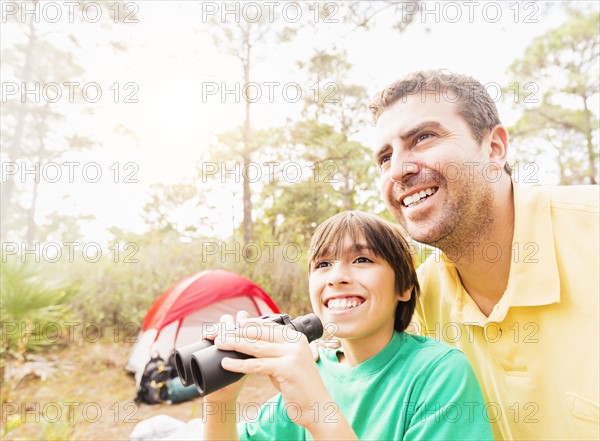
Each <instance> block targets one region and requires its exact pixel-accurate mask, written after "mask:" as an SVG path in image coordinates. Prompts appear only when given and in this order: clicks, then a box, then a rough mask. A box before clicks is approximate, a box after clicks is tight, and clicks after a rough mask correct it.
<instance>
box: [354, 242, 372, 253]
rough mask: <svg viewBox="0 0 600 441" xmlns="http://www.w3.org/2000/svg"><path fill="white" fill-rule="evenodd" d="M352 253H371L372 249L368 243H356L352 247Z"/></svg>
mask: <svg viewBox="0 0 600 441" xmlns="http://www.w3.org/2000/svg"><path fill="white" fill-rule="evenodd" d="M351 251H354V252H359V251H371V247H370V246H369V245H367V244H366V243H355V244H354V245H353V246H352V249H351Z"/></svg>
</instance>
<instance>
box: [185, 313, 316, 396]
mask: <svg viewBox="0 0 600 441" xmlns="http://www.w3.org/2000/svg"><path fill="white" fill-rule="evenodd" d="M261 319H263V320H268V321H272V322H275V323H278V324H280V325H284V326H287V327H290V328H292V329H294V330H296V331H298V332H300V333H302V334H304V335H305V336H306V338H307V339H308V341H309V342H311V341H313V340H316V339H317V338H319V337H321V336H322V335H323V325H322V323H321V320H320V319H319V317H317V315H316V314H307V315H303V316H300V317H297V318H296V319H294V320H291V319H290V316H289V315H287V314H273V315H265V316H262V317H261ZM225 357H229V358H237V359H247V358H252V356H251V355H247V354H242V353H240V352H236V351H222V350H220V349H217V348H216V346H214V342H213V341H212V340H206V339H203V340H202V341H199V342H197V343H192V344H191V345H187V346H184V347H182V348H180V349H177V350H176V352H175V364H176V367H177V373H178V374H179V379H180V380H181V382H182V383H183V385H184V386H189V385H191V384H192V383H195V384H196V387H197V388H198V391H199V392H200V396H201V397H203V396H205V395H208V394H210V393H212V392H214V391H217V390H219V389H221V388H223V387H225V386H227V385H229V384H231V383H234V382H236V381H237V380H239V379H240V378H242V377H243V376H244V375H245V374H241V373H238V372H231V371H228V370H225V369H223V368H222V367H221V360H223V358H225Z"/></svg>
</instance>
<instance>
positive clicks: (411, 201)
mask: <svg viewBox="0 0 600 441" xmlns="http://www.w3.org/2000/svg"><path fill="white" fill-rule="evenodd" d="M436 191H437V189H436V188H434V187H430V188H426V189H425V190H421V191H420V192H418V193H415V194H412V195H410V196H407V197H405V198H404V199H403V200H402V202H403V203H404V205H405V206H407V207H411V206H413V205H415V204H416V203H417V202H419V201H420V200H421V199H425V198H426V197H427V196H431V195H432V194H434V193H435V192H436Z"/></svg>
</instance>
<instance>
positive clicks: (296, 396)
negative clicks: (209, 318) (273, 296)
mask: <svg viewBox="0 0 600 441" xmlns="http://www.w3.org/2000/svg"><path fill="white" fill-rule="evenodd" d="M215 345H216V346H217V347H218V348H219V349H224V350H233V351H238V352H243V353H245V354H249V355H252V356H253V357H255V358H249V359H245V360H238V359H232V358H227V357H226V358H224V359H223V362H222V366H223V368H224V369H227V370H229V371H232V372H242V373H246V374H263V375H268V376H269V377H270V379H271V382H272V383H273V385H274V386H275V387H276V388H277V389H278V390H279V391H280V392H281V394H282V396H283V399H284V401H285V402H286V403H288V404H289V403H293V406H290V408H291V409H292V411H298V412H297V413H298V415H296V414H295V415H290V418H293V421H294V422H295V423H296V424H299V425H301V426H305V427H307V428H309V426H311V425H313V424H314V421H312V420H314V418H312V416H313V415H314V405H315V403H319V404H320V405H321V406H324V405H325V404H326V403H329V402H332V401H333V400H332V398H331V396H330V395H329V393H328V392H327V390H326V388H325V385H324V384H323V381H322V380H321V376H320V374H319V371H318V369H317V366H316V364H315V362H314V360H313V356H312V353H311V350H310V347H309V345H308V340H307V339H306V336H304V334H301V333H299V332H297V331H295V330H294V329H292V328H290V327H286V326H281V325H278V324H276V323H273V322H269V321H265V320H260V319H251V320H246V321H244V322H242V323H240V324H239V327H238V328H236V332H228V333H227V335H226V336H225V338H224V339H223V338H221V337H219V338H217V339H216V340H215ZM311 406H312V410H311ZM299 415H300V419H298V416H299Z"/></svg>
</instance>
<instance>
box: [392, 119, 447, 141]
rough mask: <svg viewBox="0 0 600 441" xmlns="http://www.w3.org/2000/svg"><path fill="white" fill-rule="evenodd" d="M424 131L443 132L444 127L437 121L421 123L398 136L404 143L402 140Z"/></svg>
mask: <svg viewBox="0 0 600 441" xmlns="http://www.w3.org/2000/svg"><path fill="white" fill-rule="evenodd" d="M426 129H435V130H443V129H444V126H442V125H441V124H440V123H439V122H437V121H423V122H422V123H419V124H417V125H416V126H415V127H413V128H412V129H410V130H407V131H406V132H404V134H403V135H400V138H401V139H402V140H403V141H404V140H406V139H408V138H412V137H413V136H415V135H416V134H417V133H419V132H420V131H422V130H426Z"/></svg>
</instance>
